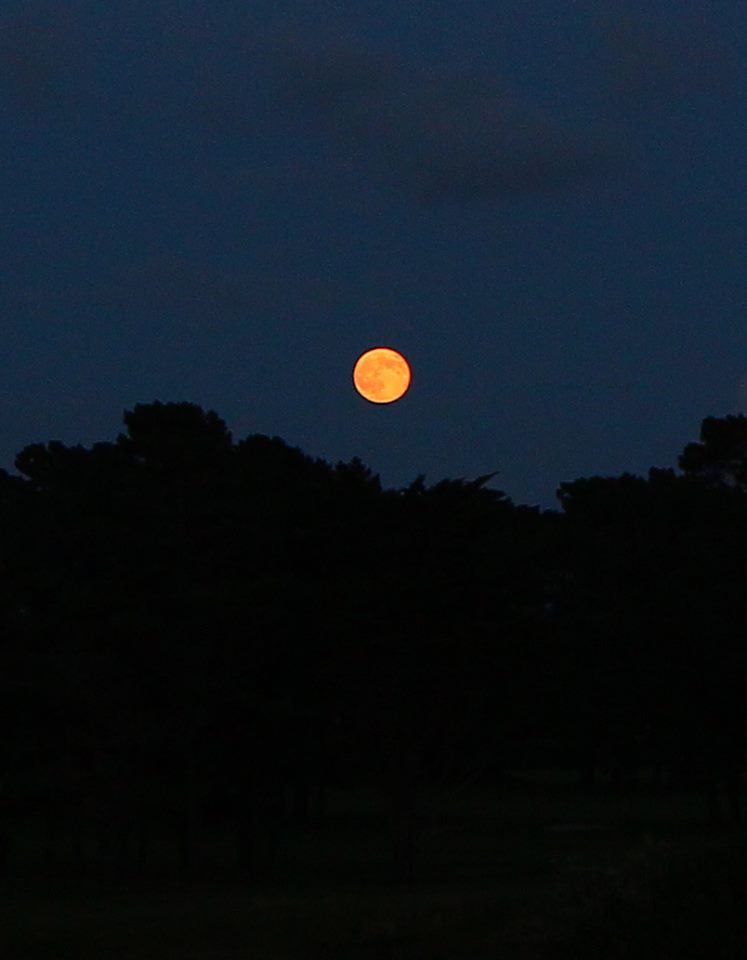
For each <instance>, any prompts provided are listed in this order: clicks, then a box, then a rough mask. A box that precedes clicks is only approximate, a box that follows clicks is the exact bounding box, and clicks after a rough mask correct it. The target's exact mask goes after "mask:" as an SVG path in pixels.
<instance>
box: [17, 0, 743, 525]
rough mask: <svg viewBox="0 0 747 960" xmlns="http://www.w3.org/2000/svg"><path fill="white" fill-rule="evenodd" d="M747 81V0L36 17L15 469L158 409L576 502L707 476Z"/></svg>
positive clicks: (201, 8)
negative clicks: (188, 407) (673, 475)
mask: <svg viewBox="0 0 747 960" xmlns="http://www.w3.org/2000/svg"><path fill="white" fill-rule="evenodd" d="M745 90H747V3H745V2H744V0H637V2H634V0H629V2H628V0H618V2H607V3H605V2H603V0H577V2H574V0H531V2H529V0H504V2H501V3H497V2H496V0H462V2H456V0H359V2H350V3H339V2H338V3H335V2H331V0H308V2H302V0H285V2H280V3H278V2H277V0H274V2H267V0H241V2H238V0H181V2H176V0H173V2H165V0H120V2H118V0H111V2H107V3H102V2H101V0H87V2H82V0H79V2H75V0H69V2H67V0H66V2H62V0H49V2H32V0H25V2H9V0H6V2H4V3H3V4H2V12H1V13H0V124H2V149H0V165H1V168H2V176H1V177H0V191H1V201H2V218H1V221H0V230H1V231H2V234H1V235H2V251H3V256H2V264H3V267H2V273H1V274H0V308H1V312H0V317H1V321H0V322H1V324H2V326H0V333H1V335H2V340H1V343H2V352H1V353H0V357H1V359H0V372H1V376H0V466H3V467H5V468H6V469H11V468H12V464H13V458H14V456H15V454H16V453H17V452H18V451H19V450H20V449H21V448H22V447H23V446H25V445H26V444H28V443H32V442H39V441H48V440H51V439H59V440H62V441H64V442H65V443H68V444H75V443H83V444H84V445H89V444H91V443H93V442H96V441H99V440H106V439H114V438H115V437H116V435H117V433H119V432H120V431H121V430H122V429H123V425H122V413H123V411H124V410H125V409H131V408H132V407H133V406H134V405H135V404H136V403H146V402H151V401H153V400H155V399H159V400H162V401H169V400H189V401H193V402H195V403H199V404H201V405H202V406H204V407H206V408H211V409H215V410H216V411H217V412H218V413H219V414H220V415H221V416H222V417H223V418H224V419H225V420H226V422H227V424H228V427H229V428H230V429H231V431H232V432H233V435H234V438H235V439H236V440H239V439H242V438H243V437H244V436H246V435H247V434H250V433H268V434H273V435H275V434H276V435H279V436H281V437H283V438H284V439H285V440H286V441H287V442H289V443H291V444H293V445H297V446H300V447H301V448H302V449H303V450H304V451H305V452H306V453H309V454H312V455H315V456H320V457H324V458H325V459H327V460H330V461H333V462H334V461H337V460H349V459H350V458H352V457H353V456H359V457H361V458H362V459H363V460H364V461H365V462H366V463H367V464H368V465H369V466H371V467H372V468H373V469H374V470H375V471H376V472H378V473H379V474H380V475H381V478H382V481H383V482H384V484H385V485H386V486H402V485H404V484H406V483H408V482H410V481H411V480H413V479H414V478H415V477H416V475H418V474H420V473H425V474H426V478H427V481H428V482H436V481H437V480H440V479H442V478H444V477H471V476H475V475H479V474H484V473H488V472H491V471H498V476H497V477H496V479H495V480H494V481H493V483H494V485H496V486H498V487H499V488H500V489H502V490H505V491H506V492H507V493H508V494H509V496H511V497H512V499H513V500H515V501H516V502H518V503H530V504H532V503H538V504H541V505H542V506H546V507H547V506H555V505H556V502H555V489H556V488H557V486H558V484H559V482H560V481H564V480H573V479H576V478H577V477H581V476H591V475H595V474H602V475H617V474H619V473H621V472H623V471H624V470H629V471H632V472H636V473H644V474H645V472H646V471H647V469H648V467H650V466H673V465H675V463H676V457H677V454H678V453H679V452H680V451H681V449H682V448H683V446H684V445H685V443H687V442H688V441H690V440H694V439H696V438H697V434H698V429H699V426H700V422H701V420H702V419H703V417H705V416H708V415H715V416H723V415H725V414H727V413H735V412H740V411H744V412H747V315H746V311H745V305H746V301H747V290H746V283H745V276H746V274H745V240H744V231H745V222H746V217H745V213H746V212H747V210H746V209H745V208H746V207H747V203H746V199H745V198H746V191H745V179H746V174H745V171H746V170H747V161H746V160H745V158H746V157H747V114H746V111H745ZM379 344H384V345H389V346H393V347H395V348H396V349H398V350H401V351H402V352H403V353H404V354H405V355H406V356H407V357H408V358H409V360H410V362H411V364H412V367H413V385H412V388H411V390H410V392H409V393H408V394H407V396H406V397H405V398H404V399H403V400H402V401H401V402H399V403H395V404H392V405H391V406H375V405H372V404H369V403H367V402H366V401H365V400H363V399H361V398H360V397H359V396H358V395H357V394H356V393H355V392H354V390H353V387H352V381H351V370H352V366H353V363H354V362H355V359H356V358H357V356H358V354H359V353H361V352H362V351H363V350H365V349H366V348H368V347H370V346H374V345H379Z"/></svg>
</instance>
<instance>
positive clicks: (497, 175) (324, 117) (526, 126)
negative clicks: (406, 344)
mask: <svg viewBox="0 0 747 960" xmlns="http://www.w3.org/2000/svg"><path fill="white" fill-rule="evenodd" d="M279 77H280V90H281V93H282V99H283V100H284V102H285V103H286V104H293V105H294V106H295V107H296V108H299V107H300V108H302V109H305V110H306V111H307V114H308V115H309V116H311V117H312V118H313V120H314V121H315V123H316V126H317V129H318V130H319V131H320V132H322V133H323V135H324V136H326V138H327V139H328V141H329V143H330V144H332V145H333V148H334V149H335V150H337V151H338V152H339V153H340V154H341V155H343V156H344V157H345V158H346V160H348V161H349V160H350V159H351V158H352V159H353V161H354V162H355V163H357V164H358V165H359V166H360V167H361V168H362V169H364V170H367V171H370V173H371V175H372V176H374V177H375V178H376V179H377V180H378V181H380V182H384V183H387V184H388V185H390V186H394V187H396V188H400V189H402V190H404V191H405V192H407V193H408V194H410V195H411V196H415V197H417V198H418V199H421V200H432V201H438V200H450V199H469V198H476V199H480V198H492V197H497V196H500V195H502V194H515V193H527V192H536V191H543V190H553V189H557V188H560V187H564V186H566V185H568V184H572V183H574V182H584V181H587V180H589V179H590V178H595V177H598V176H608V175H609V174H610V171H611V170H612V169H614V167H615V166H616V161H615V155H614V151H613V150H612V149H611V147H610V145H609V144H608V143H607V142H605V141H604V140H603V139H602V138H601V137H599V136H597V135H596V134H595V133H593V132H578V131H576V130H572V129H570V128H569V127H568V126H567V125H566V124H564V123H563V122H562V120H560V119H559V118H556V117H553V116H548V115H546V114H545V113H543V112H542V111H541V110H540V109H537V108H534V107H533V106H532V105H531V104H529V103H528V102H527V101H526V100H525V99H523V98H522V97H520V96H519V95H517V94H516V93H515V92H513V91H511V90H509V89H507V88H506V87H505V86H503V85H501V84H500V83H499V82H498V81H496V80H494V79H493V78H491V77H489V76H481V75H479V74H477V73H472V72H467V71H465V72H461V73H454V72H447V71H443V70H439V69H438V68H433V69H431V70H407V69H406V68H405V67H404V66H403V65H401V64H398V63H396V62H393V61H384V62H382V61H380V60H378V59H376V58H375V57H374V56H373V55H372V54H370V53H369V52H367V51H366V50H363V49H357V48H355V47H354V46H337V47H331V48H329V47H328V48H318V49H304V48H302V47H301V48H293V49H291V50H290V51H288V52H286V55H285V56H284V57H282V58H280V67H279Z"/></svg>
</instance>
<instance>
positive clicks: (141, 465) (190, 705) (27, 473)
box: [0, 403, 747, 871]
mask: <svg viewBox="0 0 747 960" xmlns="http://www.w3.org/2000/svg"><path fill="white" fill-rule="evenodd" d="M124 421H125V426H126V432H125V433H124V434H122V435H120V436H119V437H117V439H116V440H115V441H114V442H105V443H97V444H95V445H94V446H93V447H92V448H91V449H84V448H82V447H68V446H65V445H63V444H62V443H58V442H50V443H48V444H33V445H31V446H28V447H26V448H25V449H24V450H23V451H22V452H21V453H20V454H19V455H18V457H17V459H16V468H17V470H18V475H11V474H9V473H7V472H4V471H0V524H1V537H0V630H1V631H2V633H1V635H0V651H1V654H2V673H1V674H0V716H2V738H1V739H0V833H1V834H2V836H3V841H2V845H3V848H4V850H5V853H6V860H7V861H8V862H9V863H11V864H12V863H13V862H14V858H15V859H18V858H20V856H21V854H18V853H16V851H15V848H17V847H19V844H20V846H21V847H22V846H23V839H22V838H23V836H24V830H29V829H30V827H29V825H32V826H38V827H39V829H41V830H43V832H44V836H45V839H44V846H45V857H46V858H47V860H48V861H54V860H56V859H64V860H72V861H77V860H86V859H93V860H96V861H102V862H113V863H137V862H140V863H141V864H145V863H146V862H147V861H148V858H149V857H151V856H152V852H151V851H152V850H153V847H154V842H155V841H154V837H158V838H162V837H163V836H164V835H165V834H166V833H168V834H169V836H171V837H172V838H173V842H172V848H173V857H174V860H175V863H179V864H180V866H181V868H182V869H185V870H186V869H190V868H192V867H194V866H195V861H198V860H199V850H200V838H201V837H202V836H203V835H204V834H205V832H206V831H209V830H210V829H212V828H213V827H215V826H216V825H217V826H218V827H220V828H225V829H226V830H228V831H230V833H231V834H232V835H233V837H234V841H235V852H236V858H237V861H238V863H239V864H241V865H243V867H244V868H245V869H247V870H249V871H251V870H255V869H258V867H259V865H260V864H261V863H262V861H263V859H267V858H268V857H269V856H270V855H271V848H272V844H273V838H274V837H275V836H276V835H279V834H281V833H283V832H286V833H287V832H288V831H289V830H291V829H297V828H303V827H305V826H313V824H315V823H318V822H319V821H320V820H322V819H323V816H324V809H325V805H324V804H325V795H326V792H327V790H328V789H329V788H330V787H351V786H366V787H369V788H372V789H375V790H378V791H381V792H383V793H385V794H386V795H387V796H389V798H390V800H391V809H392V818H393V820H392V822H393V824H394V828H395V834H396V835H397V836H399V840H398V841H397V843H398V847H397V851H398V856H399V857H400V859H402V860H403V861H406V860H407V858H408V856H410V855H411V850H410V847H411V844H412V837H413V831H412V824H413V823H414V822H415V820H416V818H417V806H418V796H420V795H421V794H422V792H423V791H424V790H425V791H433V790H439V789H447V788H450V787H454V786H456V785H460V784H467V783H473V782H474V783H485V782H490V781H495V780H498V779H500V777H501V776H502V774H503V772H504V770H506V769H507V768H511V767H514V766H517V765H521V764H527V763H529V764H531V763H532V762H534V761H535V760H537V762H539V761H540V759H542V760H544V761H546V759H547V758H546V756H544V754H547V752H548V751H549V752H551V753H553V762H556V763H560V764H561V765H564V766H567V767H572V768H574V769H576V770H577V771H578V773H579V777H580V778H582V779H585V780H586V782H587V783H588V784H589V785H590V786H591V785H592V784H593V783H594V781H595V777H596V776H597V775H598V770H599V768H600V767H603V768H605V769H606V770H607V771H608V773H609V776H610V777H611V778H612V779H613V781H614V780H615V779H618V780H621V781H622V780H624V779H625V778H626V777H630V776H632V775H633V774H635V772H636V771H638V770H639V769H641V768H642V767H647V768H650V769H651V770H653V771H655V772H656V771H658V775H660V776H661V777H662V778H667V779H669V780H671V781H673V782H677V781H678V780H681V781H688V782H690V783H703V784H711V785H714V784H716V783H718V782H720V781H723V782H724V783H726V784H729V785H730V786H731V796H732V800H733V804H732V806H733V808H734V810H735V811H736V800H737V793H738V777H739V774H740V773H741V770H742V767H743V765H744V764H745V761H747V699H746V698H745V692H746V688H747V662H746V658H747V654H746V653H745V642H744V625H745V623H746V622H747V591H745V570H746V569H747V567H746V566H745V560H746V559H747V495H746V494H747V418H744V417H727V418H724V419H720V420H717V419H713V418H711V419H707V420H705V421H704V422H703V426H702V431H701V442H700V443H694V444H690V445H688V447H687V448H686V449H685V450H684V451H683V453H682V455H681V457H680V459H679V467H680V470H681V472H680V473H679V474H675V472H674V471H673V470H652V471H651V472H650V474H649V477H648V478H647V479H643V478H640V477H634V476H630V475H627V474H626V475H623V476H621V477H617V478H599V477H595V478H591V479H582V480H577V481H575V482H572V483H564V484H562V485H561V487H560V489H559V491H558V495H559V500H560V505H561V508H562V511H561V512H555V511H545V512H542V511H540V510H539V509H537V508H529V507H523V506H517V505H515V504H513V503H512V502H511V501H510V499H509V498H508V497H506V496H505V494H503V493H501V492H499V491H496V490H494V489H492V488H491V487H489V486H488V485H487V483H488V481H489V480H490V479H491V478H489V477H486V478H479V479H477V480H474V481H470V480H443V481H441V482H438V483H436V484H434V485H432V486H428V485H426V483H425V481H424V479H423V478H422V477H421V478H418V479H416V480H415V481H414V482H413V483H412V484H410V485H409V486H408V487H406V488H404V489H401V490H384V489H382V487H381V484H380V482H379V479H378V477H376V476H375V475H374V474H373V473H372V472H371V471H370V470H369V469H368V468H367V467H366V466H364V465H363V464H362V463H361V462H360V461H358V460H353V461H351V462H350V463H338V464H336V465H331V464H328V463H326V462H324V461H322V460H318V459H313V458H311V457H309V456H307V455H305V454H304V453H302V452H301V451H300V450H298V449H295V448H292V447H290V446H288V445H287V444H286V443H285V442H284V441H282V440H281V439H279V438H277V437H274V438H270V437H266V436H250V437H247V438H246V439H244V440H242V441H239V442H238V443H236V442H234V441H233V439H232V437H231V435H230V433H229V432H228V430H227V429H226V426H225V424H224V423H223V421H222V420H221V419H220V418H219V417H218V416H217V415H216V414H215V413H213V412H205V411H203V410H202V409H201V408H200V407H198V406H195V405H192V404H188V403H169V404H161V403H153V404H149V405H138V406H136V407H135V408H134V409H133V410H131V411H129V412H127V413H126V414H125V417H124ZM19 838H20V839H19ZM156 845H157V844H156ZM0 852H1V851H0Z"/></svg>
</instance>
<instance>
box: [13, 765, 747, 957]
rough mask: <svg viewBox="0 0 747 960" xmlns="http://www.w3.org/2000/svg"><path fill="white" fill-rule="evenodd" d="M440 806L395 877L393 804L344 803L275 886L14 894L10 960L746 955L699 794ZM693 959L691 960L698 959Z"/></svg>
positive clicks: (84, 881) (746, 843) (216, 879)
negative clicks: (409, 866) (408, 863)
mask: <svg viewBox="0 0 747 960" xmlns="http://www.w3.org/2000/svg"><path fill="white" fill-rule="evenodd" d="M531 779H532V778H529V779H528V780H527V782H524V783H517V784H514V785H512V786H510V787H505V788H500V789H498V788H496V789H484V790H473V791H470V792H463V793H461V794H458V795H454V796H453V797H443V798H442V799H441V800H440V801H439V802H437V803H436V802H434V803H433V804H432V807H431V814H432V815H431V816H429V817H428V819H427V821H426V822H425V824H424V826H423V832H422V835H421V837H420V841H419V854H418V859H417V861H416V865H415V870H414V873H413V875H412V876H411V877H410V878H409V879H408V880H407V881H406V882H405V881H403V880H402V879H398V878H397V871H396V864H394V863H393V859H392V849H393V848H392V844H391V836H390V833H389V828H388V824H387V819H386V817H385V816H384V815H383V814H384V808H383V806H382V805H381V804H380V803H378V802H377V799H376V798H375V797H374V796H372V795H370V794H367V793H364V792H361V793H358V794H354V793H346V794H339V795H337V796H334V797H333V798H331V800H332V802H331V804H330V811H329V817H328V822H327V823H326V825H325V826H324V828H323V829H317V830H311V831H309V832H307V833H306V834H303V835H300V834H299V835H297V836H294V837H292V838H290V839H289V840H288V842H286V843H285V844H282V845H281V847H280V848H279V850H278V853H277V856H276V859H275V862H274V864H273V867H272V870H270V871H268V872H267V873H266V875H265V876H263V878H262V879H261V880H253V881H241V880H238V879H237V878H236V877H232V876H231V875H230V871H229V870H228V869H226V868H225V867H222V866H221V851H222V849H223V848H222V847H221V838H220V837H216V838H215V839H214V849H213V851H212V854H213V860H212V866H211V857H210V850H206V851H205V859H206V867H205V869H204V871H203V873H202V874H201V877H200V879H193V880H190V881H185V880H183V879H181V880H180V879H178V878H176V877H175V876H174V875H173V872H171V873H170V872H169V871H167V870H158V869H155V868H154V870H153V872H152V874H151V875H150V876H145V877H143V876H140V877H138V878H135V877H127V876H125V875H119V876H112V875H109V876H105V875H101V874H99V875H97V876H94V875H91V874H90V873H89V874H88V875H86V874H85V873H84V874H82V875H77V876H76V875H74V874H73V873H70V872H66V871H60V873H59V875H58V876H56V877H55V876H51V875H50V874H49V873H48V872H46V873H45V872H43V871H41V870H40V868H39V866H38V865H37V866H34V865H33V864H30V865H28V866H27V867H26V868H24V869H20V867H19V869H17V870H15V871H12V872H11V875H9V876H8V877H6V878H5V879H4V880H3V881H2V887H1V891H2V927H1V929H0V950H1V951H2V954H1V955H2V956H3V957H8V960H42V958H44V960H47V958H49V960H51V958H55V960H65V958H68V957H69V958H71V960H73V958H75V960H88V958H97V960H99V958H101V960H119V958H121V960H146V958H147V960H150V958H153V960H155V958H158V960H171V958H173V960H234V958H236V960H238V958H255V957H256V958H260V960H296V958H299V960H301V958H304V960H316V958H319V960H321V958H324V960H338V958H339V960H357V958H361V960H363V958H372V960H373V958H376V960H388V958H403V960H404V958H415V957H418V958H427V957H432V958H436V960H441V958H443V960H446V958H449V960H472V958H474V960H483V958H488V957H495V958H499V957H500V958H502V960H512V958H532V957H536V958H549V957H558V958H563V957H568V958H572V957H573V958H585V957H589V958H591V957H594V958H599V957H618V956H619V957H625V956H636V957H637V958H638V960H643V958H645V957H648V956H651V957H653V956H656V957H657V958H664V960H665V958H667V957H669V956H671V957H677V958H678V960H681V958H683V957H689V956H692V957H705V956H708V957H716V958H718V957H724V958H726V957H732V956H733V957H739V956H742V955H747V929H746V928H747V923H745V921H744V920H743V919H742V915H743V914H745V913H747V911H745V909H744V908H745V904H746V903H747V879H745V877H744V874H745V873H746V872H747V871H745V869H744V865H745V863H747V852H746V851H747V839H745V836H744V834H743V832H742V831H741V829H736V828H733V827H715V826H711V825H709V824H708V823H707V820H706V817H705V811H704V809H703V801H702V800H701V799H699V798H697V797H696V798H685V797H679V798H677V797H671V796H659V797H654V796H646V795H645V794H631V795H629V796H626V797H614V796H605V795H604V794H602V795H599V796H583V795H581V794H580V793H579V792H578V791H577V790H576V789H575V788H574V787H572V786H569V785H564V784H562V783H560V782H558V780H557V779H554V778H553V777H552V776H549V775H545V776H544V777H540V776H538V777H535V778H533V779H534V782H530V781H531ZM693 951H694V952H693Z"/></svg>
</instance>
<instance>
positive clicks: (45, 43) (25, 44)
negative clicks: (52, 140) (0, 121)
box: [0, 3, 83, 115]
mask: <svg viewBox="0 0 747 960" xmlns="http://www.w3.org/2000/svg"><path fill="white" fill-rule="evenodd" d="M82 65H83V46H82V41H81V36H80V33H79V30H78V26H77V23H76V20H75V18H74V17H73V16H72V15H71V14H70V12H69V11H67V12H66V11H64V10H60V9H59V7H53V6H46V5H45V4H40V3H36V4H25V5H24V6H23V7H21V8H17V11H16V12H14V11H12V10H11V12H10V13H6V15H5V16H3V17H2V18H1V19H0V90H2V91H3V93H4V95H5V99H6V102H8V103H9V104H10V105H11V106H12V107H14V108H15V109H17V110H20V111H21V112H23V113H28V114H33V115H35V114H45V113H47V112H48V111H49V110H53V109H55V108H58V107H60V106H64V105H65V104H67V103H69V102H70V101H71V99H72V98H74V86H75V82H76V80H77V77H78V74H79V72H80V68H81V66H82Z"/></svg>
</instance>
